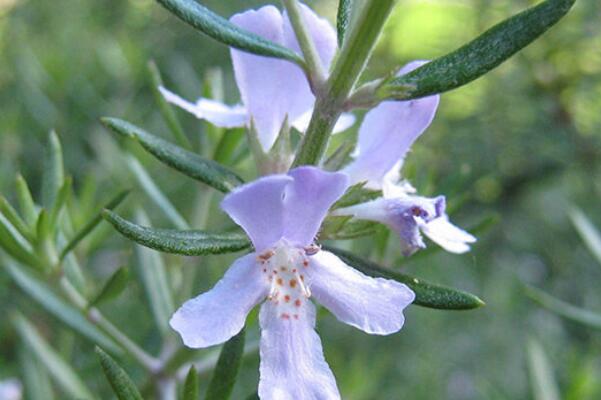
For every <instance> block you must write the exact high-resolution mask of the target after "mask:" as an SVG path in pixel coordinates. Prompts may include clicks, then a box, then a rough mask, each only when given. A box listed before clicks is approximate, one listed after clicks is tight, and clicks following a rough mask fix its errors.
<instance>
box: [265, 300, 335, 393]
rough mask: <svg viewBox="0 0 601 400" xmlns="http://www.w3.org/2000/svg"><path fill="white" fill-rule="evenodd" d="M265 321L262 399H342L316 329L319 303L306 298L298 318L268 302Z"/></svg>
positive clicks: (266, 303)
mask: <svg viewBox="0 0 601 400" xmlns="http://www.w3.org/2000/svg"><path fill="white" fill-rule="evenodd" d="M259 321H260V324H261V345H260V348H261V365H260V373H261V377H260V380H259V397H260V398H261V399H262V400H289V399H295V400H338V399H340V394H339V393H338V388H337V386H336V380H335V378H334V375H333V374H332V371H331V370H330V367H329V366H328V363H327V362H326V360H325V358H324V356H323V349H322V347H321V341H320V339H319V336H317V333H316V332H315V329H314V328H315V306H314V305H313V304H312V303H311V302H310V301H306V302H305V303H304V305H303V306H302V307H301V309H299V314H298V319H295V318H291V317H290V318H286V319H284V318H282V317H281V315H280V313H279V311H278V307H277V305H275V304H273V302H271V301H268V302H265V303H264V304H263V305H262V306H261V313H260V315H259Z"/></svg>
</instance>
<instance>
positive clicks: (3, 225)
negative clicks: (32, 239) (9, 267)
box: [0, 213, 43, 268]
mask: <svg viewBox="0 0 601 400" xmlns="http://www.w3.org/2000/svg"><path fill="white" fill-rule="evenodd" d="M0 247H2V248H3V249H4V251H6V252H7V253H8V254H9V255H10V256H11V257H13V258H14V259H15V260H17V261H19V262H21V263H23V264H25V265H29V266H31V267H34V268H41V267H42V266H43V265H42V262H41V261H40V260H39V259H38V257H37V256H36V255H35V254H34V252H33V248H32V247H31V244H30V243H29V242H28V241H27V240H26V239H25V238H24V237H23V236H21V234H20V233H19V232H18V231H17V229H16V228H15V227H14V226H13V225H12V224H11V223H10V222H9V221H8V220H7V219H6V218H5V217H4V215H3V214H2V213H0Z"/></svg>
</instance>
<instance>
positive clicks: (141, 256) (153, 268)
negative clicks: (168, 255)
mask: <svg viewBox="0 0 601 400" xmlns="http://www.w3.org/2000/svg"><path fill="white" fill-rule="evenodd" d="M136 221H137V222H138V223H140V224H144V225H150V222H149V220H148V217H147V216H146V214H145V213H144V212H142V211H141V210H140V211H138V212H137V213H136ZM136 255H137V260H138V262H137V263H136V270H137V271H138V274H139V276H140V277H141V278H142V284H143V285H144V290H145V292H146V296H147V297H148V301H149V303H150V307H151V310H152V315H153V317H154V320H155V323H156V325H157V327H158V328H159V331H160V332H161V334H163V335H165V334H167V333H168V332H169V330H170V328H169V325H168V323H169V319H170V318H171V315H172V314H173V312H174V311H175V306H174V303H173V296H172V293H171V289H170V286H169V280H168V278H167V272H166V271H165V264H164V263H163V258H162V257H161V255H160V254H159V253H157V252H156V251H153V250H150V249H147V248H146V247H142V246H136Z"/></svg>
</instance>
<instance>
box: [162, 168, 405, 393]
mask: <svg viewBox="0 0 601 400" xmlns="http://www.w3.org/2000/svg"><path fill="white" fill-rule="evenodd" d="M347 187H348V177H347V176H346V175H345V174H342V173H331V172H324V171H322V170H320V169H318V168H315V167H300V168H296V169H293V170H291V171H290V172H289V173H288V174H287V175H283V174H281V175H270V176H266V177H263V178H260V179H258V180H256V181H254V182H252V183H249V184H247V185H244V186H242V187H240V188H239V189H237V190H235V191H234V192H232V193H230V194H228V195H227V196H226V197H225V199H224V200H223V202H222V204H221V206H222V208H223V209H224V210H225V212H227V213H228V214H229V216H230V217H231V218H232V219H233V220H234V221H235V222H236V223H237V224H238V225H240V226H241V227H242V228H243V229H244V230H245V231H246V233H247V234H248V236H249V237H250V239H251V240H252V243H253V245H254V247H255V252H254V253H251V254H248V255H246V256H243V257H241V258H239V259H238V260H236V261H235V262H234V264H233V265H232V266H231V267H230V268H229V270H228V271H227V272H226V274H225V276H224V277H223V279H221V280H220V281H219V282H218V283H217V284H216V285H215V287H214V288H213V289H211V290H210V291H208V292H206V293H204V294H202V295H200V296H198V297H196V298H194V299H191V300H188V301H187V302H186V303H184V305H183V306H182V307H181V308H180V309H179V310H178V311H177V312H176V313H175V314H174V315H173V317H172V319H171V326H172V327H173V329H175V330H176V331H177V332H179V334H180V335H181V336H182V339H183V341H184V343H185V344H186V345H187V346H189V347H194V348H201V347H207V346H212V345H216V344H219V343H223V342H225V341H226V340H228V339H229V338H231V337H232V336H234V335H235V334H237V333H238V332H239V331H240V330H241V329H242V327H243V326H244V323H245V319H246V316H247V314H248V313H249V311H250V310H251V309H252V308H253V307H254V306H255V305H257V304H258V303H260V302H262V301H264V300H265V302H264V303H263V305H262V306H261V312H260V316H259V322H260V325H261V344H260V353H261V365H260V374H261V378H260V382H259V396H260V397H261V399H264V400H271V399H274V400H275V399H297V400H304V399H312V400H313V399H320V400H330V399H339V398H340V394H339V393H338V388H337V386H336V381H335V379H334V376H333V374H332V372H331V370H330V368H329V366H328V364H327V362H326V361H325V359H324V356H323V351H322V347H321V341H320V339H319V337H318V336H317V333H316V332H315V306H314V305H313V303H312V302H311V300H310V298H311V297H312V298H314V299H315V300H317V301H318V302H319V303H321V304H322V305H323V306H325V307H326V308H328V309H329V310H330V311H331V312H332V313H333V314H334V315H335V316H336V317H337V318H338V319H339V320H340V321H342V322H344V323H346V324H349V325H352V326H354V327H356V328H359V329H361V330H363V331H365V332H367V333H370V334H376V335H387V334H391V333H394V332H397V331H398V330H400V329H401V328H402V326H403V323H404V317H403V309H404V308H405V307H407V306H408V305H409V304H410V303H411V302H412V301H413V299H414V297H415V295H414V293H413V292H412V291H411V290H410V289H409V288H408V287H407V286H405V285H403V284H401V283H398V282H396V281H392V280H387V279H382V278H372V277H368V276H365V275H363V274H362V273H360V272H358V271H357V270H355V269H353V268H351V267H349V266H348V265H346V264H345V263H344V262H342V260H340V259H339V258H338V257H337V256H335V255H334V254H332V253H329V252H327V251H323V250H320V249H319V247H317V246H316V245H315V244H314V239H315V235H316V234H317V232H318V230H319V227H320V225H321V223H322V221H323V219H324V218H325V216H326V214H327V212H328V209H329V208H330V206H331V205H332V204H333V203H334V202H335V201H336V200H337V199H338V198H339V197H340V196H341V195H342V194H343V193H344V192H345V190H346V188H347Z"/></svg>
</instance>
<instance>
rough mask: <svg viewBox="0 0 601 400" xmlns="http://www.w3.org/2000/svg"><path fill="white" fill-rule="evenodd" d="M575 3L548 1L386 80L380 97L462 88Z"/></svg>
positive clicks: (410, 96)
mask: <svg viewBox="0 0 601 400" xmlns="http://www.w3.org/2000/svg"><path fill="white" fill-rule="evenodd" d="M574 1H575V0H546V1H543V2H541V3H540V4H538V5H536V6H534V7H532V8H529V9H527V10H525V11H523V12H521V13H519V14H517V15H514V16H513V17H511V18H509V19H506V20H505V21H503V22H501V23H499V24H497V25H495V26H494V27H492V28H491V29H489V30H488V31H486V32H484V33H483V34H482V35H480V36H479V37H477V38H476V39H474V40H473V41H471V42H469V43H467V44H466V45H464V46H462V47H460V48H459V49H457V50H455V51H453V52H452V53H449V54H447V55H445V56H443V57H441V58H438V59H436V60H434V61H431V62H429V63H427V64H426V65H424V66H422V67H420V68H417V69H415V70H414V71H412V72H410V73H408V74H406V75H403V76H401V77H398V78H393V79H390V80H388V81H386V82H385V83H384V84H383V85H382V86H381V87H380V88H379V89H378V91H377V97H378V98H379V99H380V100H383V99H397V100H407V99H414V98H418V97H424V96H428V95H431V94H435V93H442V92H446V91H448V90H451V89H455V88H458V87H460V86H463V85H465V84H466V83H469V82H471V81H473V80H474V79H476V78H479V77H480V76H482V75H484V74H485V73H487V72H488V71H490V70H491V69H493V68H495V67H496V66H498V65H499V64H501V63H502V62H503V61H505V60H507V59H508V58H509V57H511V56H512V55H513V54H515V53H516V52H518V51H519V50H521V49H522V48H524V47H526V46H527V45H528V44H530V43H531V42H532V41H534V40H535V39H536V38H538V37H539V36H540V35H542V34H543V33H544V32H545V31H546V30H547V29H549V28H550V27H551V26H553V25H554V24H555V23H557V22H558V21H559V20H560V19H561V18H562V17H563V16H564V15H566V14H567V12H568V11H569V10H570V8H571V7H572V5H573V4H574Z"/></svg>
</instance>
